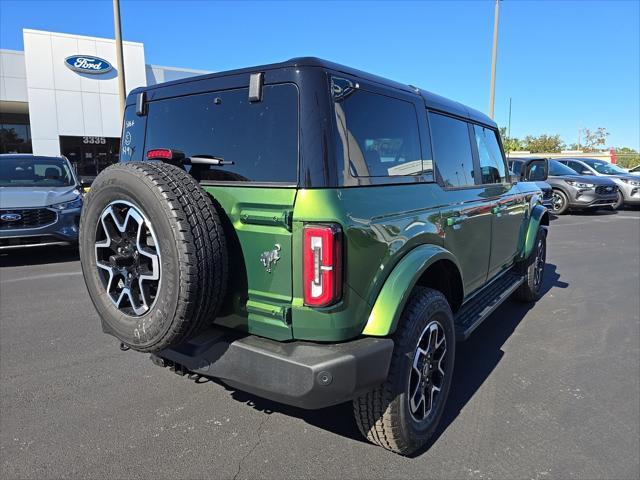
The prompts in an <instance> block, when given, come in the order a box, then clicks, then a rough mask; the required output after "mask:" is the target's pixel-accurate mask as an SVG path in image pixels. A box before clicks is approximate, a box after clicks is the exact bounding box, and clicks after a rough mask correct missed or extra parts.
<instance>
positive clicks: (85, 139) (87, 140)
mask: <svg viewBox="0 0 640 480" xmlns="http://www.w3.org/2000/svg"><path fill="white" fill-rule="evenodd" d="M82 143H86V144H91V143H92V144H95V145H104V144H106V143H107V139H106V138H105V137H82Z"/></svg>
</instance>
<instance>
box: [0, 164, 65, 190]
mask: <svg viewBox="0 0 640 480" xmlns="http://www.w3.org/2000/svg"><path fill="white" fill-rule="evenodd" d="M74 184H75V179H74V178H73V174H72V173H71V169H70V168H69V165H68V164H67V162H65V161H64V160H62V159H61V158H48V157H5V158H2V159H0V186H2V187H66V186H71V185H74Z"/></svg>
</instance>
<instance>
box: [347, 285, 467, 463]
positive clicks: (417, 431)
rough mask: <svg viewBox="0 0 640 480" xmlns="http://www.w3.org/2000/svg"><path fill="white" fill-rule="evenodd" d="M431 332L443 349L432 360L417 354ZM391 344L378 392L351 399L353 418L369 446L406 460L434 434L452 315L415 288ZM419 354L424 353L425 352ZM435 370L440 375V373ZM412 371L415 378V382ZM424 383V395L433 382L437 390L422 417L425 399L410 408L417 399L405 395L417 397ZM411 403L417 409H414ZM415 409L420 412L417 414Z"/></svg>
mask: <svg viewBox="0 0 640 480" xmlns="http://www.w3.org/2000/svg"><path fill="white" fill-rule="evenodd" d="M433 328H435V332H436V333H435V339H436V343H437V341H438V338H439V337H438V335H440V338H441V339H442V341H443V342H444V343H441V344H440V347H439V349H440V350H438V349H435V350H434V351H433V354H432V355H426V354H424V355H423V354H421V353H419V350H418V348H419V347H420V346H421V345H422V346H424V343H423V339H424V334H425V332H426V331H427V329H430V330H429V333H430V337H429V339H431V338H432V334H431V332H432V330H431V329H433ZM437 332H440V333H439V334H438V333H437ZM393 340H394V342H395V348H394V352H393V356H392V359H391V365H390V367H389V374H388V376H387V379H386V380H385V382H384V383H383V384H382V385H380V386H379V387H378V388H376V389H374V390H372V391H370V392H368V393H366V394H364V395H362V396H360V397H358V398H356V399H355V400H354V401H353V412H354V415H355V418H356V423H357V424H358V428H359V429H360V432H362V434H363V435H364V436H365V437H366V438H367V439H368V440H369V441H370V442H372V443H375V444H377V445H379V446H381V447H383V448H385V449H387V450H391V451H393V452H396V453H400V454H402V455H409V454H411V453H413V452H415V451H416V450H418V449H419V448H421V447H423V446H425V445H426V444H427V442H428V441H429V439H430V438H431V437H432V435H433V434H434V432H435V429H436V428H437V426H438V422H439V421H440V417H441V416H442V413H443V411H444V407H445V403H446V400H447V396H448V394H449V387H450V386H451V378H452V376H453V365H454V359H455V332H454V324H453V314H452V313H451V308H450V307H449V303H448V302H447V300H446V298H445V297H444V295H443V294H442V293H440V292H438V291H436V290H432V289H430V288H424V287H416V289H415V290H414V291H413V292H412V294H411V296H410V297H409V300H408V301H407V305H406V307H405V309H404V312H403V313H402V317H401V319H400V323H399V326H398V329H397V330H396V332H395V333H394V335H393ZM434 345H435V344H434ZM442 345H444V352H442ZM423 350H425V351H428V350H429V348H428V347H427V348H424V349H423ZM440 354H442V356H441V357H439V355H440ZM422 360H424V362H423V361H422ZM416 362H417V364H418V365H421V366H420V368H418V369H416V368H414V367H415V365H416ZM436 363H437V365H436ZM432 365H433V367H432ZM440 367H441V368H442V371H443V372H444V373H443V374H441V373H440ZM418 371H420V372H421V373H420V376H419V378H418V373H417V372H418ZM429 375H431V377H429ZM427 377H429V378H430V379H429V380H428V381H427V382H426V383H425V388H426V392H428V391H429V388H431V391H434V390H433V388H432V387H434V386H436V383H437V382H438V386H439V388H440V391H438V392H435V394H434V396H433V397H432V400H431V401H430V407H429V413H427V412H426V410H427V404H426V402H427V399H426V393H424V394H425V397H423V398H424V402H425V403H418V402H414V403H413V404H412V403H411V398H412V397H413V398H417V396H415V395H411V394H412V393H420V391H419V390H418V387H419V385H420V384H421V383H420V381H421V380H419V379H423V380H424V379H425V378H427ZM416 403H417V405H418V408H416V409H414V408H413V407H414V406H415V405H416ZM420 405H422V406H423V407H424V409H423V410H421V408H420Z"/></svg>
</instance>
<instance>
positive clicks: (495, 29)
mask: <svg viewBox="0 0 640 480" xmlns="http://www.w3.org/2000/svg"><path fill="white" fill-rule="evenodd" d="M499 16H500V0H496V7H495V11H494V15H493V52H492V54H491V92H490V93H489V117H490V118H493V104H494V100H495V95H496V61H497V60H498V17H499Z"/></svg>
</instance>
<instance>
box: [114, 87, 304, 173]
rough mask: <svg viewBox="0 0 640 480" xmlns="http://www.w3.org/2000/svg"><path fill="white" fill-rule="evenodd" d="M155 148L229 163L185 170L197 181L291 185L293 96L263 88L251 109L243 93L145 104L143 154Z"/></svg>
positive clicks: (295, 143) (295, 118) (295, 131)
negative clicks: (146, 108)
mask: <svg viewBox="0 0 640 480" xmlns="http://www.w3.org/2000/svg"><path fill="white" fill-rule="evenodd" d="M125 137H126V126H125ZM125 144H126V138H125V140H124V141H123V145H124V146H126V145H125ZM156 148H170V149H173V150H180V151H181V152H183V153H184V155H185V156H186V157H192V156H203V157H206V156H209V157H211V156H213V157H216V158H218V159H221V160H224V161H225V162H233V163H231V164H227V165H223V166H198V167H197V168H196V167H193V168H191V170H190V171H191V174H192V175H193V176H194V177H196V178H197V179H198V180H214V181H251V182H269V183H272V182H275V183H296V181H297V177H298V90H297V88H296V87H295V85H292V84H282V85H268V86H265V87H263V92H262V101H260V102H253V103H252V102H249V89H248V88H242V89H238V90H228V91H224V92H214V93H204V94H199V95H190V96H187V97H178V98H172V99H168V100H160V101H157V102H150V103H149V110H148V120H147V134H146V141H145V150H146V151H149V150H151V149H156Z"/></svg>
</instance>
